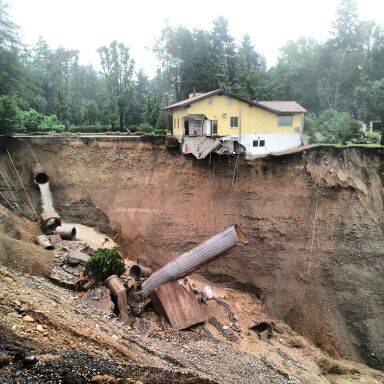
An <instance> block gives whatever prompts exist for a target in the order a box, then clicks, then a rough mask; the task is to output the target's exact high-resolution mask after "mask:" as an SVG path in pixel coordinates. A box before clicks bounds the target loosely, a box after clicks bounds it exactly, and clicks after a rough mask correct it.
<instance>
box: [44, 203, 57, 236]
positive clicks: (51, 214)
mask: <svg viewBox="0 0 384 384" xmlns="http://www.w3.org/2000/svg"><path fill="white" fill-rule="evenodd" d="M40 220H41V226H42V227H43V229H44V232H45V233H46V234H48V235H51V234H53V232H54V231H55V229H56V228H57V227H58V226H60V225H61V218H60V216H59V215H58V213H57V212H56V211H55V210H54V209H50V210H48V211H44V212H43V213H42V214H41V215H40Z"/></svg>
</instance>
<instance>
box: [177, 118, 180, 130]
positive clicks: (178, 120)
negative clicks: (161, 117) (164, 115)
mask: <svg viewBox="0 0 384 384" xmlns="http://www.w3.org/2000/svg"><path fill="white" fill-rule="evenodd" d="M179 123H180V119H179V118H177V128H179V127H180V124H179Z"/></svg>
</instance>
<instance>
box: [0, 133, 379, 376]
mask: <svg viewBox="0 0 384 384" xmlns="http://www.w3.org/2000/svg"><path fill="white" fill-rule="evenodd" d="M7 147H8V149H9V151H10V153H11V155H12V156H13V158H14V161H15V163H16V164H17V166H18V168H19V171H20V173H21V175H22V179H23V180H24V182H25V184H26V185H27V187H28V191H29V192H30V194H31V198H32V201H33V204H34V205H35V206H36V207H37V206H38V203H39V201H38V193H37V191H36V188H35V187H34V185H33V180H32V175H31V169H32V167H33V163H34V161H35V158H37V159H38V160H39V162H40V163H41V162H44V168H45V169H46V170H47V172H48V174H49V175H50V181H51V187H52V193H53V195H54V198H55V201H57V202H58V203H59V205H60V206H67V207H73V210H72V211H73V212H74V215H75V214H76V215H80V216H81V215H82V216H86V214H85V212H83V207H84V204H83V203H82V201H84V200H83V199H86V201H87V203H86V206H89V205H91V206H92V207H93V206H94V207H97V208H96V209H97V212H103V213H102V214H101V216H100V217H99V218H97V217H95V221H94V222H93V223H92V224H93V225H94V226H96V227H97V226H99V225H100V222H102V223H103V225H106V224H105V223H108V220H109V222H110V224H108V225H110V227H111V228H112V229H113V231H114V232H115V234H116V238H115V239H116V240H117V241H118V242H119V244H120V245H122V246H123V248H124V251H125V253H126V254H127V255H129V256H130V258H132V259H138V260H139V261H141V262H143V263H144V264H146V265H149V266H152V267H155V268H156V267H158V266H161V265H163V264H164V263H165V262H167V261H169V260H170V259H172V258H173V257H174V256H176V255H178V254H180V253H181V252H184V251H187V250H188V249H190V248H191V247H192V246H194V245H196V244H198V243H199V242H200V241H203V240H205V239H207V238H208V237H210V236H211V235H213V234H215V233H217V232H219V231H221V230H223V229H225V228H226V227H228V225H231V224H233V223H237V224H239V225H240V226H241V227H242V228H243V229H244V231H245V232H246V235H247V237H248V239H249V244H248V245H246V246H243V247H241V248H239V249H237V250H235V251H234V252H232V253H231V254H230V255H228V256H224V257H223V258H221V259H219V260H217V261H214V262H213V263H211V264H210V265H209V266H208V267H206V268H204V269H203V270H202V271H201V272H203V273H204V274H205V276H209V278H212V279H216V281H221V282H228V283H229V284H230V285H231V286H233V287H237V288H239V289H245V290H248V289H249V288H251V289H252V291H253V292H255V293H256V294H257V296H258V297H260V298H261V299H262V300H263V306H264V308H265V310H266V311H267V312H268V313H269V314H270V315H271V316H274V317H276V318H279V319H282V320H284V321H286V322H287V323H289V324H290V325H291V326H292V327H293V328H294V329H295V330H296V331H298V332H299V333H301V334H303V335H305V336H307V337H308V338H309V340H311V341H313V342H314V343H315V345H317V346H319V347H321V348H322V349H324V350H325V351H327V352H328V353H329V354H331V355H332V356H334V357H336V358H337V357H348V358H350V359H353V360H357V361H363V362H366V363H367V364H369V365H370V366H372V367H375V368H379V369H383V368H384V360H383V359H384V351H383V345H384V329H383V327H382V319H383V318H384V305H383V301H382V297H383V294H384V287H383V281H382V276H383V273H384V267H383V264H382V262H381V261H382V258H383V256H384V247H383V245H384V244H383V233H382V230H383V166H382V164H383V152H382V150H377V149H375V150H373V149H372V150H369V149H362V148H348V149H336V148H317V149H312V150H309V151H306V152H304V153H301V154H295V155H291V156H286V157H280V158H274V159H264V160H259V161H253V162H248V161H245V160H244V159H242V158H240V159H239V160H238V161H236V160H235V159H233V158H227V157H214V156H212V157H211V158H207V159H205V160H204V161H196V160H194V159H193V158H189V157H185V156H182V155H180V154H178V153H175V152H169V151H168V150H167V149H166V147H165V146H162V145H154V144H152V143H143V142H138V141H129V140H102V139H94V140H80V139H75V140H73V139H63V138H52V139H48V140H47V139H39V138H36V139H33V140H32V141H30V142H29V146H27V145H26V142H25V140H13V141H11V142H8V143H7ZM31 149H32V151H33V155H32V153H31ZM0 158H1V161H0V163H1V164H2V166H3V167H4V169H5V171H6V174H7V175H8V177H9V179H10V180H11V181H12V183H13V184H14V187H15V188H14V192H15V193H16V194H17V196H18V198H19V202H20V204H21V205H23V204H24V205H23V206H24V207H25V212H26V214H28V212H27V208H26V207H27V204H26V200H25V197H24V196H23V195H22V189H21V187H20V186H19V185H17V179H16V178H15V175H14V170H13V169H12V167H11V165H10V163H9V161H8V159H7V156H6V154H4V153H2V154H1V155H0ZM3 187H4V190H6V186H3ZM86 209H88V207H87V208H84V210H86ZM99 210H100V211H99ZM104 214H105V215H106V216H107V218H108V220H106V217H105V216H104ZM96 216H97V215H96ZM77 217H78V216H77Z"/></svg>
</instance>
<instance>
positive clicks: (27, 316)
mask: <svg viewBox="0 0 384 384" xmlns="http://www.w3.org/2000/svg"><path fill="white" fill-rule="evenodd" d="M23 321H26V322H27V323H33V322H34V321H35V319H34V318H33V317H32V316H29V315H25V316H24V317H23Z"/></svg>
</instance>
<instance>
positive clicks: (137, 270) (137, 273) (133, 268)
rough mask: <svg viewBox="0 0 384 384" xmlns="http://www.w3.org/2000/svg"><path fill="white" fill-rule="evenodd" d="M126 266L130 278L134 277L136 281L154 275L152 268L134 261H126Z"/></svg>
mask: <svg viewBox="0 0 384 384" xmlns="http://www.w3.org/2000/svg"><path fill="white" fill-rule="evenodd" d="M124 264H125V269H126V271H127V272H128V274H129V276H132V277H133V278H134V279H135V280H139V279H140V278H141V277H149V276H150V275H152V270H151V269H150V268H147V267H144V266H143V265H140V264H137V263H136V262H134V261H132V260H124Z"/></svg>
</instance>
